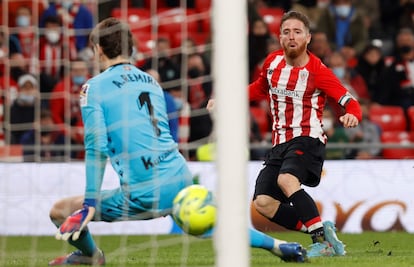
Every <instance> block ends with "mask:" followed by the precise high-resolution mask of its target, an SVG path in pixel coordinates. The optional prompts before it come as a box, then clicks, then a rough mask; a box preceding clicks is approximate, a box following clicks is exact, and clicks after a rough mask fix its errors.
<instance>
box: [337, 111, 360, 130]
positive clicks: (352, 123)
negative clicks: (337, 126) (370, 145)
mask: <svg viewBox="0 0 414 267" xmlns="http://www.w3.org/2000/svg"><path fill="white" fill-rule="evenodd" d="M339 121H340V122H341V123H342V125H343V126H344V127H345V128H353V127H356V126H358V123H359V121H358V119H357V117H355V116H354V115H352V114H349V113H346V114H345V115H343V116H341V117H339Z"/></svg>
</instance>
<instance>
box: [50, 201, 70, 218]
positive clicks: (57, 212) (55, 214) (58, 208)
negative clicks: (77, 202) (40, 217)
mask: <svg viewBox="0 0 414 267" xmlns="http://www.w3.org/2000/svg"><path fill="white" fill-rule="evenodd" d="M62 202H63V201H62V200H61V201H57V202H55V203H54V204H53V206H52V208H51V209H50V211H49V217H50V219H51V220H52V222H54V223H59V222H63V221H64V220H65V218H66V217H67V216H68V215H67V214H65V212H64V206H65V205H64V204H63V203H62Z"/></svg>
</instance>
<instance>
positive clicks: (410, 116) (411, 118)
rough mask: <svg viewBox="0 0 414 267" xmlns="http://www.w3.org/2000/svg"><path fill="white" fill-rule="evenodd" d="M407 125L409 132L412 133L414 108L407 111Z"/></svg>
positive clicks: (413, 130) (413, 128)
mask: <svg viewBox="0 0 414 267" xmlns="http://www.w3.org/2000/svg"><path fill="white" fill-rule="evenodd" d="M407 116H408V123H409V125H410V131H411V132H414V106H411V107H409V108H408V109H407Z"/></svg>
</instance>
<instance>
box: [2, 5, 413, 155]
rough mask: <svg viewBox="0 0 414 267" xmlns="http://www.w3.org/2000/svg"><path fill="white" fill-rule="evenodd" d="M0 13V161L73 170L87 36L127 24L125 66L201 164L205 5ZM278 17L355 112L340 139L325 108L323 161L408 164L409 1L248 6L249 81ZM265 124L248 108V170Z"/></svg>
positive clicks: (261, 112)
mask: <svg viewBox="0 0 414 267" xmlns="http://www.w3.org/2000/svg"><path fill="white" fill-rule="evenodd" d="M184 2H185V6H181V5H182V4H183V3H184ZM0 3H1V7H2V8H1V12H0V158H3V159H4V158H6V157H7V156H8V154H9V153H11V150H12V148H13V147H17V148H20V149H21V151H20V152H18V153H21V154H22V155H24V157H22V158H23V159H24V160H25V161H55V160H59V161H61V160H81V159H83V153H82V151H83V128H82V127H83V125H82V120H81V116H80V108H79V100H78V99H79V97H78V95H79V92H80V90H81V87H82V85H83V84H84V82H85V81H86V80H87V79H88V78H89V77H91V76H92V75H93V74H94V73H96V72H97V71H99V70H98V66H96V64H95V63H94V62H95V61H94V54H93V51H92V49H91V45H90V43H89V39H88V36H89V33H90V31H91V29H92V28H93V27H94V26H95V25H96V23H97V22H99V21H100V20H102V19H103V18H106V17H109V16H114V17H118V18H122V19H123V20H125V21H127V22H128V23H129V25H130V27H131V29H132V32H133V35H134V39H135V49H134V53H133V55H132V57H131V61H132V62H133V63H134V64H135V65H136V66H138V67H139V68H141V69H142V70H144V71H147V72H149V73H151V75H153V76H154V77H155V78H156V79H157V80H158V81H159V82H160V84H161V85H162V87H163V88H164V90H165V99H166V101H167V106H168V111H169V115H170V127H171V130H172V133H173V136H174V138H175V140H176V141H177V142H178V144H179V145H180V148H181V150H182V152H183V153H184V155H186V157H187V158H188V159H189V160H204V159H211V158H212V157H211V155H205V153H207V154H211V153H212V152H211V149H209V148H210V147H212V143H213V142H214V141H213V138H212V135H213V133H212V132H213V131H212V130H213V123H214V122H213V120H212V118H211V116H210V114H209V113H208V111H207V110H206V109H205V107H206V104H207V101H208V99H210V97H211V96H212V95H213V94H214V83H213V82H214V80H213V78H212V76H211V67H210V65H211V52H212V50H211V37H212V29H211V13H210V12H211V9H212V6H211V3H212V1H211V0H187V1H180V0H118V1H97V0H84V1H80V0H56V1H47V0H37V1H26V0H15V1H5V0H0ZM288 10H298V11H301V12H303V13H305V14H306V15H307V16H308V17H309V18H310V20H311V26H312V41H311V43H310V46H309V49H310V51H311V52H312V53H314V54H315V55H317V56H318V57H320V58H321V59H322V61H323V62H324V63H325V64H326V65H327V66H328V67H330V68H331V69H332V71H333V73H334V74H335V75H336V76H337V77H338V78H339V79H340V80H341V81H342V83H343V84H344V86H345V87H346V88H347V89H348V90H349V92H350V93H351V94H352V95H353V96H354V97H355V98H357V99H358V100H359V101H360V102H361V104H362V106H363V121H362V123H361V124H360V126H358V127H357V128H355V129H343V128H341V126H340V124H339V123H338V117H339V116H340V114H341V112H342V110H338V108H336V106H337V105H332V103H329V102H328V103H327V112H326V116H325V114H324V118H323V121H324V125H325V128H326V133H327V135H328V137H329V138H330V143H333V144H334V147H333V148H329V147H328V153H327V155H326V156H327V159H353V158H357V159H372V158H414V147H413V145H412V144H414V1H413V0H400V1H394V0H249V1H248V12H247V15H248V17H247V19H248V24H249V27H248V29H247V32H246V34H247V38H248V58H247V59H248V67H249V80H250V81H253V80H255V78H256V77H257V76H258V75H259V73H260V69H261V65H262V64H263V60H264V58H265V57H266V55H267V54H268V53H270V52H272V51H274V50H277V49H279V48H280V44H279V40H278V35H279V26H280V25H279V23H280V18H281V16H282V15H283V13H284V12H286V11H288ZM154 18H157V20H154ZM234 45H235V46H236V45H237V43H236V42H235V43H234ZM270 116H271V113H270V110H269V107H268V104H267V102H266V100H263V102H252V103H250V122H251V123H250V125H251V127H250V129H251V131H250V142H251V145H252V147H251V151H250V152H251V153H250V157H251V159H252V160H258V159H262V158H263V157H264V151H266V148H268V147H269V146H270V144H271V142H270V138H271V136H270V133H271V127H272V125H271V123H270V121H271V118H270ZM386 143H390V144H396V143H399V144H402V146H404V145H408V146H407V147H393V146H384V144H386ZM335 144H336V145H337V147H335ZM338 144H339V145H338ZM341 144H342V145H343V146H341ZM352 144H354V145H352ZM206 146H207V147H206ZM206 148H207V149H206ZM201 152H203V153H201ZM200 154H203V155H200Z"/></svg>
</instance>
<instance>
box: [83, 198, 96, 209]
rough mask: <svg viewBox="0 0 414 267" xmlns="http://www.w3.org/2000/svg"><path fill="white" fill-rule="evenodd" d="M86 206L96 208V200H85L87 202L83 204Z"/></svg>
mask: <svg viewBox="0 0 414 267" xmlns="http://www.w3.org/2000/svg"><path fill="white" fill-rule="evenodd" d="M83 204H84V205H86V206H88V207H94V208H95V207H96V199H94V198H85V201H84V202H83Z"/></svg>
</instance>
